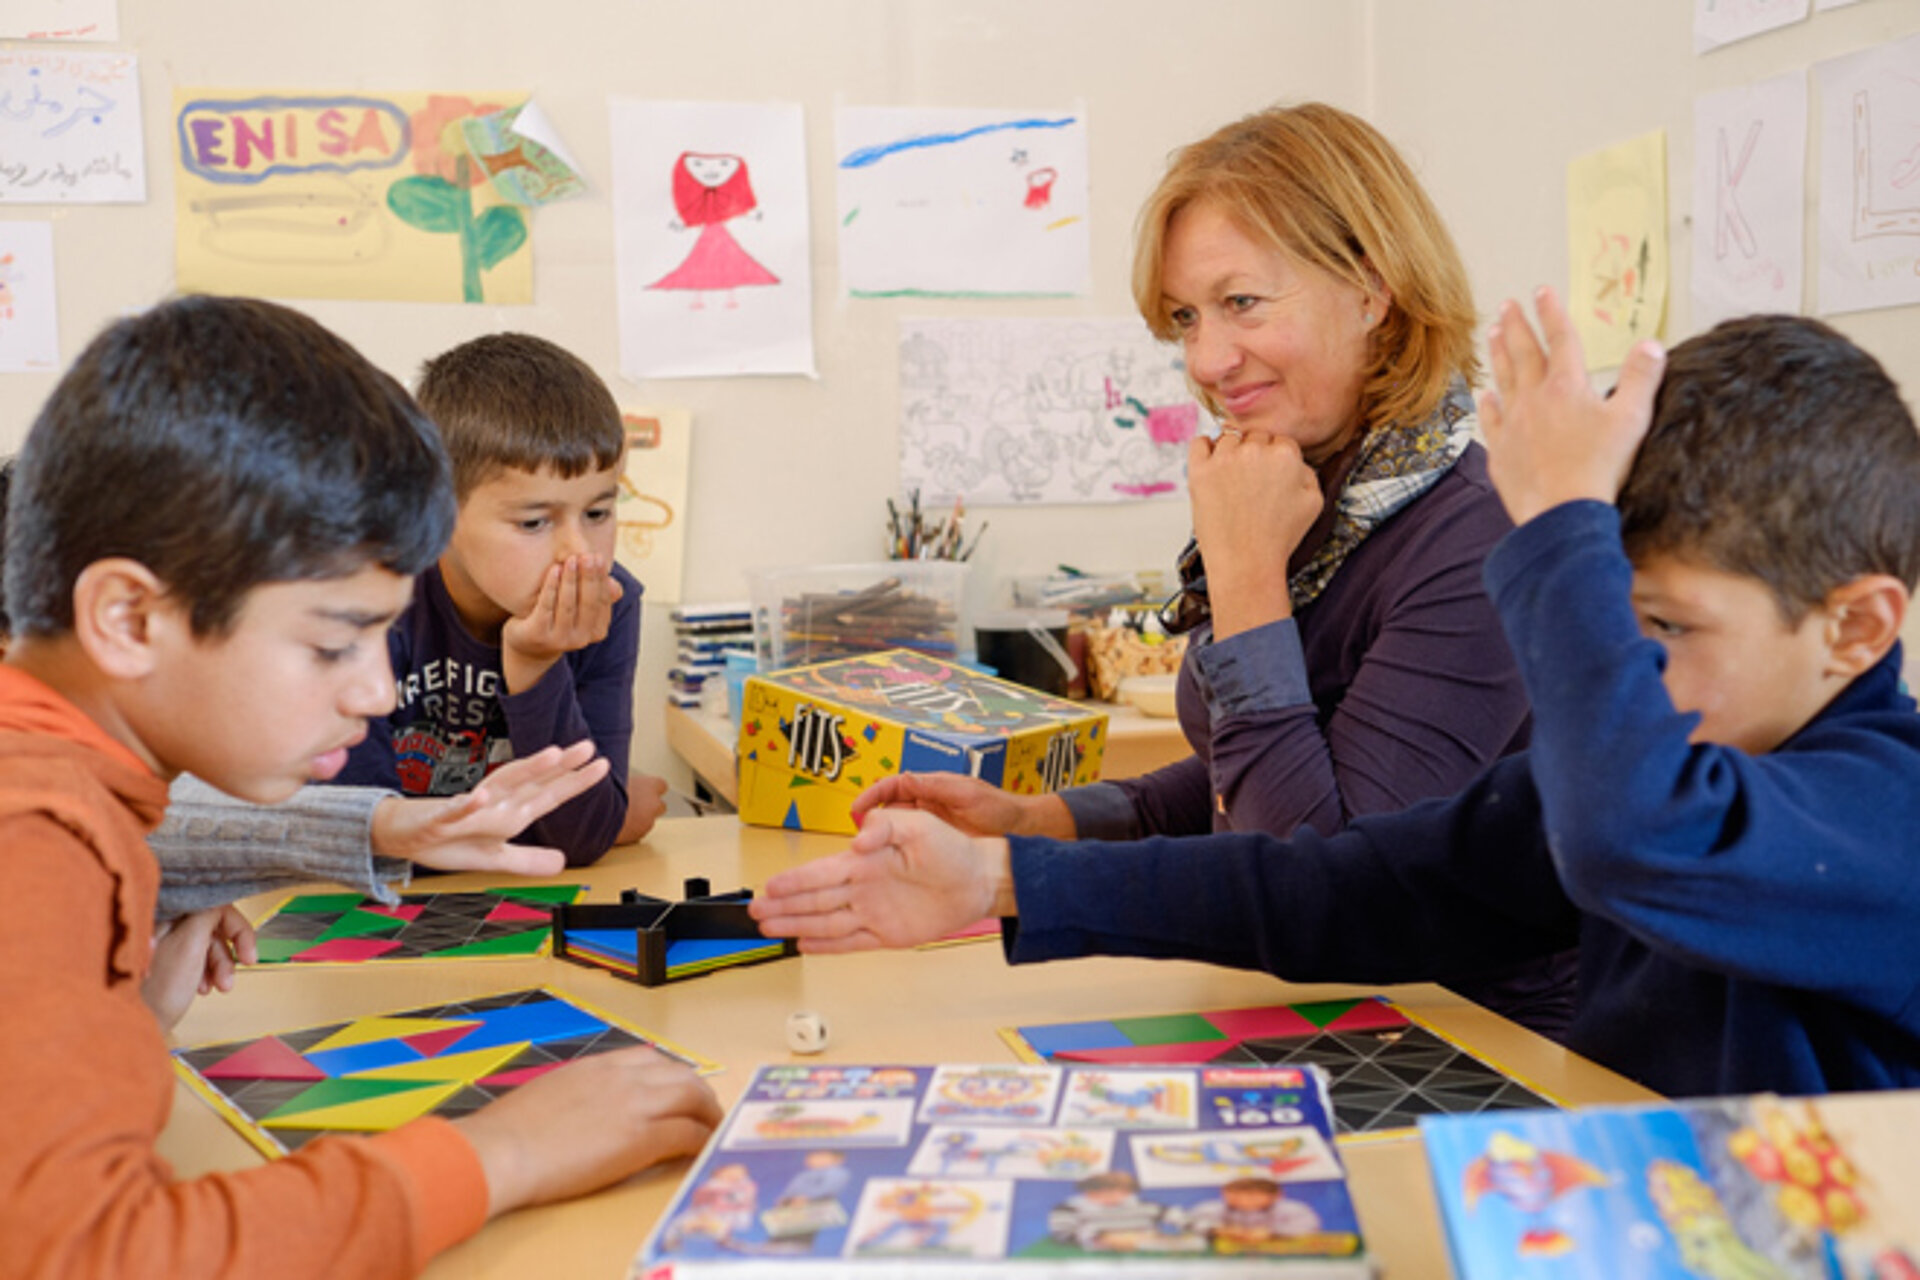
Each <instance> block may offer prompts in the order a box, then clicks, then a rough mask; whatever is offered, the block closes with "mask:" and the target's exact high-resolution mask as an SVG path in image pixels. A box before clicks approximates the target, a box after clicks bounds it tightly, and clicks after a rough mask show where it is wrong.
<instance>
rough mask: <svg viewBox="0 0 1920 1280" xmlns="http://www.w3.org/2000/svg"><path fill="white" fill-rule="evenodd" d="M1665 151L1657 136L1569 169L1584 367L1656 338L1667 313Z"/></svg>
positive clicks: (1572, 299)
mask: <svg viewBox="0 0 1920 1280" xmlns="http://www.w3.org/2000/svg"><path fill="white" fill-rule="evenodd" d="M1666 222H1667V147H1666V133H1665V132H1664V131H1662V130H1655V131H1654V132H1652V133H1649V134H1645V135H1643V136H1641V137H1638V138H1635V139H1633V140H1631V141H1629V142H1624V143H1621V144H1620V145H1618V146H1614V147H1608V148H1606V149H1605V150H1602V151H1596V152H1593V153H1592V154H1590V155H1585V156H1580V157H1578V158H1576V159H1575V160H1574V161H1573V162H1572V163H1570V164H1569V165H1568V166H1567V244H1568V261H1569V263H1570V264H1571V266H1572V271H1573V279H1572V281H1571V285H1570V287H1569V289H1568V310H1569V311H1571V312H1572V314H1573V319H1574V324H1575V325H1576V326H1577V327H1578V329H1579V331H1580V340H1581V342H1582V344H1583V345H1584V346H1585V348H1586V355H1587V367H1588V368H1590V369H1607V368H1612V367H1614V366H1616V365H1618V364H1619V363H1620V361H1621V359H1622V358H1623V357H1624V356H1625V355H1626V353H1627V350H1628V349H1629V348H1630V347H1632V346H1633V344H1634V343H1636V342H1639V341H1640V340H1641V339H1643V338H1653V337H1658V336H1659V335H1660V332H1661V330H1662V328H1663V326H1664V324H1665V320H1666V309H1667V225H1666Z"/></svg>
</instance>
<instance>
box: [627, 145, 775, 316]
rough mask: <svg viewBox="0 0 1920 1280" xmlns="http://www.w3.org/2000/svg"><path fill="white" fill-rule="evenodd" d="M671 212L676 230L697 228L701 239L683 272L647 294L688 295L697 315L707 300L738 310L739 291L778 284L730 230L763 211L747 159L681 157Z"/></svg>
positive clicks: (655, 285) (668, 277) (669, 274)
mask: <svg viewBox="0 0 1920 1280" xmlns="http://www.w3.org/2000/svg"><path fill="white" fill-rule="evenodd" d="M673 211H674V214H675V215H676V221H675V223H674V228H675V229H676V230H688V231H691V230H693V229H694V228H695V227H698V228H699V229H700V233H699V238H698V239H697V240H695V241H694V242H693V247H692V248H691V249H689V250H688V251H687V256H686V258H685V259H684V260H683V261H682V262H681V263H680V265H679V266H677V267H675V268H674V269H673V270H671V271H669V272H667V274H666V275H664V276H661V277H660V278H659V279H658V280H655V281H654V282H653V283H652V284H650V285H648V286H647V288H649V289H671V290H678V291H681V292H685V293H690V294H692V295H693V309H694V310H695V311H699V310H701V309H702V308H704V307H705V306H706V305H707V304H706V298H707V295H708V294H712V293H718V294H722V295H724V296H725V298H726V305H727V306H729V307H737V306H739V305H740V303H739V302H738V301H737V300H736V299H735V297H734V293H733V291H734V290H735V289H740V288H750V287H754V286H765V285H773V284H779V283H780V277H779V276H776V275H775V274H773V272H771V271H769V270H767V269H766V268H765V267H763V266H761V265H760V264H759V263H758V262H756V261H754V259H753V256H752V255H751V254H749V253H748V252H747V251H746V250H745V249H742V248H741V247H740V242H739V241H738V240H735V239H734V238H733V235H732V233H731V232H729V231H728V230H727V223H729V222H731V221H732V220H733V219H735V218H744V217H748V216H750V215H754V214H758V213H759V211H760V205H759V203H758V202H757V201H755V199H754V198H753V180H752V178H751V177H749V176H748V173H747V162H746V160H745V159H744V158H743V157H740V156H730V155H701V154H699V153H697V152H693V151H686V152H682V153H681V155H680V158H679V160H677V161H675V163H674V166H673Z"/></svg>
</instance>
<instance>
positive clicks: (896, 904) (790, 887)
mask: <svg viewBox="0 0 1920 1280" xmlns="http://www.w3.org/2000/svg"><path fill="white" fill-rule="evenodd" d="M747 910H748V911H749V912H750V913H751V914H752V915H753V918H754V919H755V920H757V921H759V922H760V929H761V932H763V933H765V934H766V935H767V936H768V937H770V938H798V939H799V940H800V949H801V950H802V951H806V952H835V951H871V950H873V949H874V948H876V947H912V946H918V945H919V944H920V943H923V942H932V941H934V940H935V939H937V938H943V937H945V936H946V935H947V934H949V933H952V932H954V931H955V930H956V929H964V928H966V927H967V926H968V925H970V924H973V923H975V922H976V921H978V920H981V919H983V918H984V917H986V916H989V915H996V914H997V915H1011V914H1013V911H1014V903H1013V893H1012V889H1011V887H1010V879H1009V876H1008V874H1007V842H1006V841H1005V840H999V839H993V838H984V839H981V838H975V837H972V836H968V835H964V834H962V833H961V832H958V831H955V830H954V829H953V828H952V827H949V826H947V825H946V824H945V823H943V822H941V821H940V820H939V819H937V818H935V817H933V816H932V815H931V814H926V813H916V812H914V811H913V810H910V809H876V810H874V811H873V812H872V813H870V814H868V815H867V819H866V821H865V822H864V823H863V824H862V825H861V827H860V834H859V835H857V836H855V837H854V838H853V844H852V846H851V847H850V848H849V849H848V850H847V852H845V853H836V854H833V855H831V856H829V857H825V858H819V859H816V860H814V861H812V862H809V863H807V864H806V865H804V866H800V867H795V868H794V869H793V870H791V871H782V872H781V873H780V874H779V875H777V876H774V877H773V878H772V879H771V880H768V881H767V886H766V888H765V889H763V890H762V891H761V892H760V894H759V895H758V896H756V897H755V898H754V899H753V900H752V901H750V902H749V903H748V904H747Z"/></svg>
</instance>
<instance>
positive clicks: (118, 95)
mask: <svg viewBox="0 0 1920 1280" xmlns="http://www.w3.org/2000/svg"><path fill="white" fill-rule="evenodd" d="M140 138H141V133H140V65H139V61H138V60H137V59H136V58H135V57H134V56H133V55H132V54H130V53H74V52H71V51H68V50H61V49H53V48H22V49H0V204H139V203H140V202H142V201H144V200H145V199H146V198H147V166H146V152H145V150H144V148H143V145H142V143H141V141H140Z"/></svg>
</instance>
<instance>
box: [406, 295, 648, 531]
mask: <svg viewBox="0 0 1920 1280" xmlns="http://www.w3.org/2000/svg"><path fill="white" fill-rule="evenodd" d="M416 394H417V395H418V396H419V397H420V407H421V408H423V409H425V410H426V411H427V413H428V414H429V415H431V416H432V418H433V420H434V421H435V422H437V423H439V424H440V434H441V437H442V439H444V440H445V441H446V445H447V455H448V457H450V458H452V459H453V487H454V492H455V493H457V494H458V495H459V497H460V499H461V501H463V502H464V501H465V500H466V497H467V495H468V494H470V493H472V492H473V491H474V489H475V488H476V487H477V486H479V485H482V484H485V483H486V482H487V481H488V480H490V479H492V478H493V476H494V474H495V473H496V472H498V471H500V470H502V469H504V468H507V467H512V468H514V469H515V470H518V471H552V472H555V473H556V474H558V475H560V476H562V477H563V478H565V479H569V480H571V479H572V478H573V477H575V476H580V475H585V474H586V473H587V472H589V471H602V470H605V469H606V468H608V467H611V466H614V465H615V464H617V463H618V462H619V461H620V456H621V452H622V451H623V450H624V449H625V448H626V443H627V432H626V427H625V425H624V424H623V423H622V421H621V418H620V406H619V405H618V404H616V403H615V402H614V399H613V393H612V392H611V391H609V390H607V384H606V383H604V382H602V381H601V380H600V375H599V374H597V373H595V372H594V371H593V370H592V369H591V368H589V367H588V366H587V363H586V361H584V360H582V359H580V358H579V357H578V356H576V355H574V354H573V353H572V352H570V351H567V350H566V349H565V348H562V347H558V346H555V345H554V344H553V343H551V342H548V341H547V340H546V339H545V338H536V337H534V336H533V335H532V334H530V333H490V334H487V335H486V336H485V337H480V338H475V339H473V340H472V341H471V342H463V343H461V344H460V345H459V346H457V347H455V348H453V349H452V350H451V351H447V352H445V353H443V354H441V355H437V356H435V357H434V358H433V359H431V360H429V361H427V362H426V364H424V365H422V366H421V368H420V386H419V389H418V391H417V392H416Z"/></svg>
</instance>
